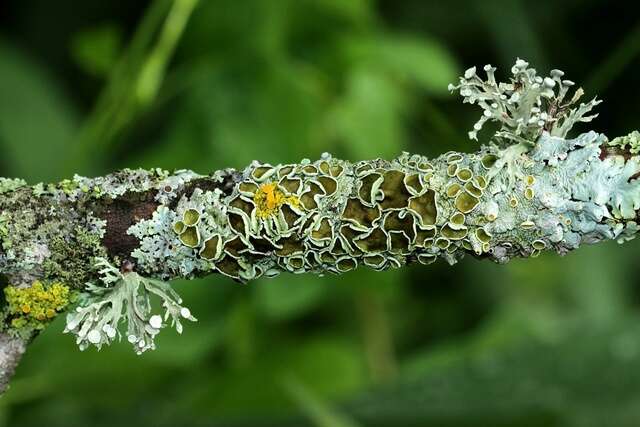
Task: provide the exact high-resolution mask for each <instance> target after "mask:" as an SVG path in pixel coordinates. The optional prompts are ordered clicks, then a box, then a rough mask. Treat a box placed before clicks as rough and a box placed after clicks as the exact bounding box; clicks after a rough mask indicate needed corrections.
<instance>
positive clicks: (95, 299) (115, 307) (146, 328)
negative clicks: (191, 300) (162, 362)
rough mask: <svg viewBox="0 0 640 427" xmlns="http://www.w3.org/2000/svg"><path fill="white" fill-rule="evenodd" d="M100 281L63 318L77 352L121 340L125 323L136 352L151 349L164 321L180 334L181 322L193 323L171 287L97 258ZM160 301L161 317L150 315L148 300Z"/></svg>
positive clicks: (164, 323)
mask: <svg viewBox="0 0 640 427" xmlns="http://www.w3.org/2000/svg"><path fill="white" fill-rule="evenodd" d="M96 266H97V267H98V268H99V269H100V275H101V282H100V283H88V284H87V286H86V288H85V292H84V293H83V294H82V296H81V300H80V304H79V306H78V307H77V308H76V309H75V310H73V311H72V312H70V313H69V314H68V315H67V323H66V327H65V330H64V332H65V333H73V334H74V335H76V343H77V344H78V345H79V347H80V350H84V349H86V348H87V347H88V346H89V345H94V346H96V347H97V348H98V349H100V348H101V347H102V346H103V345H105V344H106V345H108V344H111V343H112V342H113V341H114V340H116V339H118V340H119V339H120V338H121V333H120V331H119V326H120V323H121V322H122V323H126V324H127V332H126V339H127V341H129V343H131V344H132V345H133V348H134V350H135V351H136V353H138V354H141V353H142V352H144V351H146V350H150V349H154V348H155V336H156V335H157V334H158V333H159V332H160V329H162V328H163V327H164V326H166V324H167V321H169V323H170V324H171V326H172V327H175V328H176V330H177V331H178V333H182V323H181V319H186V320H191V321H195V320H196V319H195V317H193V316H192V315H191V312H190V311H189V309H188V308H186V307H183V306H182V305H181V303H182V299H181V298H180V297H179V296H178V294H177V293H176V292H175V291H174V290H173V289H172V288H171V286H170V285H169V284H168V283H166V282H162V281H159V280H153V279H150V278H146V277H142V276H140V275H139V274H137V273H135V272H126V273H122V272H120V271H119V270H117V269H116V268H114V267H113V266H112V265H111V264H109V262H108V261H107V260H105V259H98V260H97V261H96ZM152 296H155V297H157V298H158V299H160V301H161V303H162V308H163V309H164V314H163V315H160V314H152V304H151V297H152Z"/></svg>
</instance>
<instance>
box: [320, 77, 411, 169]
mask: <svg viewBox="0 0 640 427" xmlns="http://www.w3.org/2000/svg"><path fill="white" fill-rule="evenodd" d="M405 101H406V98H405V93H404V92H403V91H402V90H401V89H400V88H399V87H398V86H397V85H395V84H393V83H392V81H390V80H389V79H388V78H387V77H385V76H384V75H382V74H381V73H379V72H377V71H374V70H371V69H367V68H359V69H355V70H353V71H352V72H351V74H350V75H349V79H348V81H347V88H346V93H345V95H344V97H343V98H342V99H340V100H338V102H337V104H336V106H335V108H334V109H333V110H332V111H330V112H329V115H328V118H327V120H328V125H327V126H328V128H329V132H331V135H332V136H333V138H335V139H337V140H338V141H339V142H340V143H341V145H342V147H343V150H345V151H347V152H348V153H349V154H350V156H351V157H352V158H353V159H369V158H376V157H382V158H392V157H395V156H397V155H398V154H400V151H401V149H402V145H403V140H404V138H403V127H402V114H403V112H404V109H405Z"/></svg>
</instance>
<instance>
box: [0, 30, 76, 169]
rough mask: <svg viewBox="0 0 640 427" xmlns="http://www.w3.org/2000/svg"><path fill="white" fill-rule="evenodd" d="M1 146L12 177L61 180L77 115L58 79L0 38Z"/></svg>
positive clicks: (3, 161)
mask: <svg viewBox="0 0 640 427" xmlns="http://www.w3.org/2000/svg"><path fill="white" fill-rule="evenodd" d="M0 93H1V94H2V96H1V97H0V144H2V147H3V151H2V159H1V160H0V161H1V162H2V166H3V167H4V168H6V172H5V174H6V175H10V176H20V177H21V178H24V179H27V180H28V181H30V182H34V181H36V182H37V181H40V180H42V181H55V180H58V179H61V178H62V176H60V171H61V165H62V162H63V161H64V160H65V154H66V153H68V150H69V144H70V142H71V139H72V137H73V133H74V131H75V128H76V114H75V111H74V109H73V108H72V106H71V104H70V103H69V101H68V100H67V98H66V96H65V94H64V93H63V91H62V90H61V89H60V86H59V85H57V83H56V82H55V81H54V80H53V78H52V77H51V76H50V75H49V74H48V72H47V71H45V70H44V69H43V68H41V67H40V65H39V64H37V63H36V62H34V61H33V60H31V58H29V57H27V56H26V55H24V54H23V53H22V52H20V51H18V50H17V49H15V48H14V47H12V46H10V45H9V44H7V43H6V42H4V41H2V40H0Z"/></svg>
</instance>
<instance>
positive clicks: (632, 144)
mask: <svg viewBox="0 0 640 427" xmlns="http://www.w3.org/2000/svg"><path fill="white" fill-rule="evenodd" d="M607 145H608V146H610V147H619V148H620V149H623V150H626V151H628V152H629V153H630V154H638V153H640V132H638V131H637V130H634V131H633V132H631V133H630V134H629V135H626V136H619V137H617V138H613V139H612V140H611V141H609V143H608V144H607Z"/></svg>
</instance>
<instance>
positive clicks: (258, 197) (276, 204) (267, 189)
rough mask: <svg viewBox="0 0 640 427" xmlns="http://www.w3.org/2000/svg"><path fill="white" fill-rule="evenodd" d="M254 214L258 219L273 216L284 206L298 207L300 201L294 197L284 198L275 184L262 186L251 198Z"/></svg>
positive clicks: (269, 183) (270, 183)
mask: <svg viewBox="0 0 640 427" xmlns="http://www.w3.org/2000/svg"><path fill="white" fill-rule="evenodd" d="M253 203H255V205H256V213H257V215H258V217H259V218H268V217H270V216H274V215H275V214H276V213H277V212H278V211H279V209H280V208H281V207H282V205H284V204H289V205H292V206H296V207H297V206H298V205H299V203H300V201H299V200H298V198H297V197H296V196H285V194H284V193H283V192H282V190H280V189H279V188H278V186H277V185H276V183H274V182H268V183H265V184H262V185H261V186H260V187H259V188H258V191H256V194H255V195H254V196H253Z"/></svg>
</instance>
